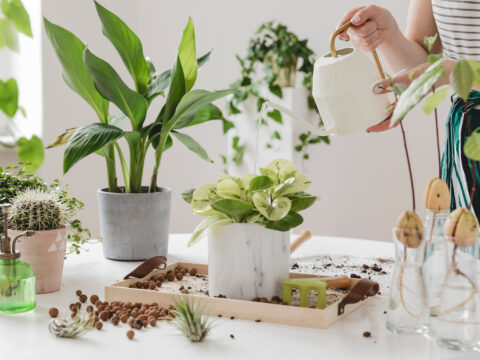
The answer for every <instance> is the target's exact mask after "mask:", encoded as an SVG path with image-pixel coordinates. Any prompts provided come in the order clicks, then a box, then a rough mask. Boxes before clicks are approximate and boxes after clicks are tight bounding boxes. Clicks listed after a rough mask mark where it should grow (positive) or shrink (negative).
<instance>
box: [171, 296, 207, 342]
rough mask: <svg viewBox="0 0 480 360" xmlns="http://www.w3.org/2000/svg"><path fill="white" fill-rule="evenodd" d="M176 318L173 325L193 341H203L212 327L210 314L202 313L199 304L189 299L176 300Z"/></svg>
mask: <svg viewBox="0 0 480 360" xmlns="http://www.w3.org/2000/svg"><path fill="white" fill-rule="evenodd" d="M175 309H176V310H175V311H174V314H175V320H174V321H173V322H172V324H173V325H175V327H176V328H177V329H178V330H179V331H180V332H181V333H182V334H183V335H184V336H185V337H186V338H187V339H189V340H190V341H191V342H202V341H203V340H205V338H206V337H207V335H208V333H209V332H210V330H211V329H212V325H213V324H212V321H211V320H210V317H209V316H208V315H202V311H201V309H199V307H198V305H194V304H193V302H190V301H189V300H180V301H177V302H175Z"/></svg>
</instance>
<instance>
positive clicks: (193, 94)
mask: <svg viewBox="0 0 480 360" xmlns="http://www.w3.org/2000/svg"><path fill="white" fill-rule="evenodd" d="M232 93H233V90H220V91H214V92H210V91H206V90H192V91H190V92H188V93H187V94H185V96H184V97H183V98H182V100H181V101H180V103H179V104H178V106H177V109H176V110H175V114H174V115H173V116H172V118H171V119H170V121H169V124H170V125H171V126H172V127H173V128H175V129H182V128H184V127H186V126H188V125H189V124H190V122H191V121H192V120H193V119H194V117H195V114H196V113H197V111H198V110H200V109H201V108H202V107H204V106H206V105H208V104H210V103H211V102H213V101H215V100H218V99H220V98H222V97H225V96H227V95H229V94H232Z"/></svg>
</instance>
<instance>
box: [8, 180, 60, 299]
mask: <svg viewBox="0 0 480 360" xmlns="http://www.w3.org/2000/svg"><path fill="white" fill-rule="evenodd" d="M67 224H68V208H67V206H66V204H65V203H64V202H62V200H61V198H60V197H59V196H58V194H56V193H55V192H52V191H43V190H38V189H33V190H27V191H25V192H23V193H20V194H19V195H17V196H16V197H15V198H14V199H13V200H12V206H11V208H10V210H9V212H8V231H9V234H10V236H11V237H12V238H15V237H16V236H17V235H19V234H21V233H22V232H24V231H27V230H32V231H34V232H35V234H34V235H32V236H31V237H28V238H22V239H21V240H20V241H19V243H18V245H17V247H18V248H19V250H20V253H21V257H20V258H21V260H22V261H25V262H26V263H27V264H29V265H30V266H31V267H32V268H33V270H34V271H35V276H36V289H37V293H38V294H44V293H49V292H54V291H58V290H59V289H60V286H61V284H62V274H63V263H64V256H65V248H66V242H67V238H66V235H67Z"/></svg>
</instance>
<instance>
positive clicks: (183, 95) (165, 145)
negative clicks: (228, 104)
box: [44, 2, 233, 193]
mask: <svg viewBox="0 0 480 360" xmlns="http://www.w3.org/2000/svg"><path fill="white" fill-rule="evenodd" d="M95 6H96V9H97V13H98V15H99V17H100V21H101V23H102V27H103V34H104V35H105V36H106V37H107V39H108V40H110V42H111V43H112V45H113V46H114V47H115V49H116V50H117V52H118V54H119V55H120V57H121V59H122V60H123V62H124V64H125V66H126V68H127V70H128V71H129V73H130V75H131V77H132V80H133V83H134V86H135V90H133V89H131V88H130V87H129V86H128V85H127V84H126V83H125V82H124V81H123V80H122V79H121V78H120V76H119V75H118V73H117V72H116V71H115V69H114V68H113V67H112V66H111V65H109V64H108V63H107V62H106V61H104V60H102V59H100V58H99V57H97V56H95V55H94V54H93V53H92V51H90V49H88V48H87V47H86V45H85V44H84V43H83V42H82V41H81V40H80V39H79V38H77V37H76V36H75V35H74V34H72V33H71V32H69V31H68V30H66V29H64V28H62V27H60V26H58V25H54V24H52V23H51V22H49V21H48V20H47V19H45V21H44V23H45V30H46V32H47V35H48V37H49V39H50V41H51V43H52V45H53V47H54V49H55V52H56V53H57V56H58V58H59V60H60V63H61V65H62V75H63V78H64V80H65V82H66V83H67V85H68V86H69V87H70V88H71V89H72V90H73V91H75V92H76V93H77V94H79V95H80V96H81V97H82V98H84V100H85V101H87V103H88V104H89V105H90V106H91V107H92V108H93V109H94V111H95V112H96V114H97V116H98V118H99V120H100V122H99V123H93V124H90V125H86V126H83V127H80V128H78V129H68V130H67V131H66V132H65V133H64V134H62V135H60V137H59V138H58V139H57V140H56V141H55V142H54V143H53V144H52V145H50V147H53V146H58V145H66V149H65V154H64V161H63V170H64V172H65V173H66V172H67V171H68V170H69V169H70V168H71V167H72V166H73V165H74V164H75V163H77V162H78V161H79V160H81V159H83V158H84V157H86V156H88V155H90V154H92V153H96V154H98V155H101V156H103V157H105V160H106V165H107V174H108V188H109V191H110V192H120V191H123V190H124V191H125V192H126V193H139V192H142V191H143V189H142V178H143V171H144V161H145V157H146V155H147V152H148V150H149V149H150V148H152V149H153V152H154V159H155V161H154V167H153V172H152V176H151V180H150V187H149V191H150V192H155V191H157V176H158V171H159V167H160V163H161V160H162V155H163V153H164V152H165V151H166V150H167V149H169V148H170V147H171V146H172V144H173V141H172V135H173V137H175V138H176V139H177V140H178V141H180V142H181V143H183V144H184V145H185V146H186V147H187V148H188V149H190V150H191V151H193V152H195V153H197V154H198V155H199V156H200V157H201V158H202V159H205V160H207V161H211V160H210V158H209V157H208V155H207V153H206V151H205V150H204V149H203V147H201V146H200V144H198V143H197V142H196V141H195V140H194V139H193V138H191V137H190V136H189V135H187V134H184V133H181V132H179V130H181V129H184V128H187V127H190V126H194V125H198V124H201V123H203V122H206V121H209V120H214V119H223V117H222V113H221V111H220V110H219V109H218V108H217V107H216V106H215V105H213V104H212V102H213V101H215V100H218V99H220V98H222V97H224V96H226V95H228V94H231V93H232V92H233V91H232V90H223V91H215V92H210V91H206V90H192V88H193V86H194V84H195V81H196V78H197V70H198V68H199V67H200V66H202V65H203V64H204V63H205V62H206V61H207V60H208V58H209V56H210V53H207V54H206V55H204V56H202V57H200V58H199V59H198V60H197V58H196V47H195V31H194V27H193V22H192V20H191V19H189V21H188V24H187V26H186V27H185V30H184V31H183V36H182V40H181V42H180V46H179V47H178V53H177V58H176V61H175V64H174V66H173V68H172V69H171V70H166V71H164V72H162V73H157V72H156V70H155V67H154V65H153V63H152V62H151V61H150V60H149V59H147V58H145V56H144V54H143V46H142V43H141V41H140V39H139V38H138V36H137V35H136V34H135V33H134V32H133V31H132V30H131V29H130V28H129V27H128V26H127V25H126V24H125V23H124V22H123V21H122V20H121V19H120V18H119V17H118V16H116V15H115V14H113V13H112V12H110V11H109V10H107V9H105V8H104V7H103V6H101V5H100V4H99V3H97V2H95ZM167 91H168V94H167V95H166V100H165V103H164V105H163V107H162V109H161V111H160V113H159V114H158V115H157V116H156V118H155V120H154V121H153V122H152V123H150V124H146V117H147V112H148V109H149V108H150V105H151V104H152V102H153V101H154V99H156V98H157V97H159V96H165V92H167ZM110 103H113V104H114V105H116V106H117V107H118V108H119V109H120V111H121V113H118V114H110V113H109V105H110ZM124 120H128V121H129V122H130V130H129V131H124V130H123V129H121V128H120V125H121V123H122V122H123V121H124ZM122 138H123V139H125V140H126V142H127V144H128V149H129V153H130V157H129V161H130V162H129V164H127V160H126V158H125V156H124V154H123V151H122V149H121V148H120V146H119V140H120V139H122ZM115 154H117V155H115ZM116 156H118V159H119V160H120V165H121V169H122V175H123V181H124V189H121V188H119V187H118V185H117V176H116V168H115V162H116Z"/></svg>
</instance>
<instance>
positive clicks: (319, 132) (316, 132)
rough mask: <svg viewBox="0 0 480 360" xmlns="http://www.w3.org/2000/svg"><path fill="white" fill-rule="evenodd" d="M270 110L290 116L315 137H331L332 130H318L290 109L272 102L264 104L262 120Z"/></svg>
mask: <svg viewBox="0 0 480 360" xmlns="http://www.w3.org/2000/svg"><path fill="white" fill-rule="evenodd" d="M268 109H275V110H278V111H280V112H281V113H284V114H286V115H288V116H290V117H291V118H292V119H294V120H295V121H296V122H297V123H299V124H300V125H302V126H303V127H304V128H305V129H307V130H308V131H310V132H311V133H312V134H313V135H317V136H328V135H331V130H323V129H319V128H316V127H314V126H313V125H312V124H311V123H310V122H309V121H307V120H305V119H303V118H301V117H299V116H298V115H297V114H295V113H294V112H293V111H291V110H290V109H287V108H286V107H284V106H282V105H280V104H277V103H274V102H272V101H266V102H264V103H263V105H262V110H261V116H262V118H265V116H266V115H267V111H268Z"/></svg>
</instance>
